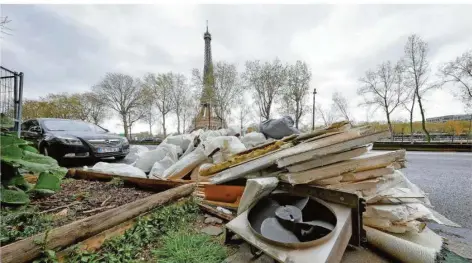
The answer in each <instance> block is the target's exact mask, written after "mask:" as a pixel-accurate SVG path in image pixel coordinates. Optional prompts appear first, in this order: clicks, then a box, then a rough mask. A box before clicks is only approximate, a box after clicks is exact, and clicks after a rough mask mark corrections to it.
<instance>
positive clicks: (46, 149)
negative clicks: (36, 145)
mask: <svg viewBox="0 0 472 263" xmlns="http://www.w3.org/2000/svg"><path fill="white" fill-rule="evenodd" d="M39 152H40V153H42V154H43V155H44V156H49V157H51V158H53V159H56V160H57V161H58V162H59V161H60V160H58V158H57V157H56V156H54V155H53V153H52V152H51V150H50V149H49V147H48V146H47V145H43V146H42V147H41V148H40V150H39Z"/></svg>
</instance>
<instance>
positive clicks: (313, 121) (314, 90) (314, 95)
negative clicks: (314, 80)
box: [311, 88, 316, 130]
mask: <svg viewBox="0 0 472 263" xmlns="http://www.w3.org/2000/svg"><path fill="white" fill-rule="evenodd" d="M315 97H316V88H314V89H313V120H312V122H311V129H312V130H315Z"/></svg>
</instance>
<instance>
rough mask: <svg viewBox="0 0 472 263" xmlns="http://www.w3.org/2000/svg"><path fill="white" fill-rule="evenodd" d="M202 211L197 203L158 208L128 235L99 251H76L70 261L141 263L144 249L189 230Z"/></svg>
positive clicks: (187, 202)
mask: <svg viewBox="0 0 472 263" xmlns="http://www.w3.org/2000/svg"><path fill="white" fill-rule="evenodd" d="M198 211H199V208H198V206H197V205H196V203H195V202H194V201H193V200H191V199H190V200H186V201H184V202H179V203H175V204H172V205H169V206H166V207H162V208H158V209H156V210H154V211H153V212H152V213H150V214H148V215H147V216H144V217H140V218H139V219H138V220H137V222H136V224H135V225H134V226H133V227H132V228H131V229H128V230H127V231H126V232H125V234H124V235H121V236H118V237H115V238H113V239H110V240H107V241H105V243H104V244H103V245H102V247H101V249H100V250H99V251H96V252H86V251H78V250H76V251H75V252H73V253H72V254H71V255H69V257H68V258H67V262H71V263H75V262H77V263H78V262H84V263H85V262H94V263H98V262H103V263H105V262H112V263H113V262H117V263H118V262H122V263H128V262H130V263H131V262H139V261H140V260H139V259H140V258H141V256H142V255H141V254H142V251H143V248H147V247H149V246H153V245H156V244H157V242H158V240H159V238H161V237H162V236H163V235H165V234H167V233H170V232H174V231H177V230H178V229H181V228H186V227H187V226H188V225H189V224H192V222H193V221H195V219H196V217H197V215H198Z"/></svg>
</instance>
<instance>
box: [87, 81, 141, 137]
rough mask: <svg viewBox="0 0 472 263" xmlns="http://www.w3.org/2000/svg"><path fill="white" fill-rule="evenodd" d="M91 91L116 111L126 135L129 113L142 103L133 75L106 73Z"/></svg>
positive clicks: (138, 87)
mask: <svg viewBox="0 0 472 263" xmlns="http://www.w3.org/2000/svg"><path fill="white" fill-rule="evenodd" d="M93 91H94V92H95V93H96V94H97V95H98V97H99V98H100V100H101V101H102V102H103V104H105V105H106V106H107V107H109V108H111V109H112V110H114V111H116V112H117V113H118V114H119V115H120V117H121V121H122V123H123V128H124V132H125V136H126V137H128V131H129V127H128V122H129V118H128V117H129V115H130V113H131V112H132V111H135V110H136V109H137V108H138V107H141V104H142V98H143V96H142V94H141V91H142V89H141V85H140V84H139V82H138V81H136V80H134V79H133V77H131V76H129V75H125V74H121V73H107V74H106V75H105V78H104V79H103V80H102V81H101V82H100V83H99V84H98V85H96V86H94V87H93Z"/></svg>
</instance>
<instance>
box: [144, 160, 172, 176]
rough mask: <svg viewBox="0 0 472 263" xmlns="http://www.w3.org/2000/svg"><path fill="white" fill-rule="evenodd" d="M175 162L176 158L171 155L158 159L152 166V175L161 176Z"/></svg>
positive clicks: (150, 174)
mask: <svg viewBox="0 0 472 263" xmlns="http://www.w3.org/2000/svg"><path fill="white" fill-rule="evenodd" d="M174 163H175V160H174V159H172V158H171V157H169V156H166V157H164V159H162V160H160V161H157V162H155V163H154V165H153V166H152V168H151V172H150V173H149V176H150V177H157V178H161V177H162V175H163V174H164V171H165V170H166V169H167V168H169V167H171V166H172V165H173V164H174Z"/></svg>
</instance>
